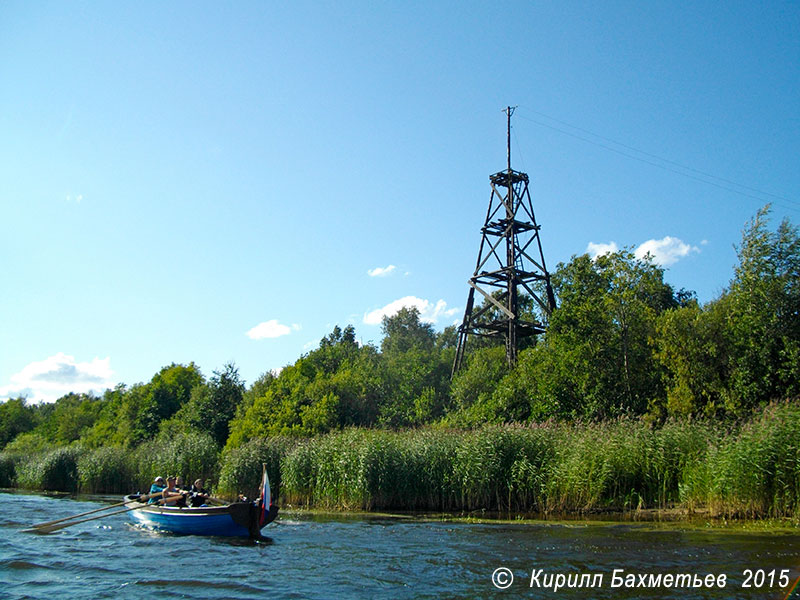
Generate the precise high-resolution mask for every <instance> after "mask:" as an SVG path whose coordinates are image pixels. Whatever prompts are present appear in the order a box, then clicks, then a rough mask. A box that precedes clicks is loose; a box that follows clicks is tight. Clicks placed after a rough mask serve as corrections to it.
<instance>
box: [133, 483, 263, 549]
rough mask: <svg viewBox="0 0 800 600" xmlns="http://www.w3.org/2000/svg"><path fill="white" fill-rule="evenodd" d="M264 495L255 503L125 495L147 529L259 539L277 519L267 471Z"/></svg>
mask: <svg viewBox="0 0 800 600" xmlns="http://www.w3.org/2000/svg"><path fill="white" fill-rule="evenodd" d="M261 497H262V498H267V499H268V500H267V502H269V504H268V506H267V507H266V508H265V507H264V506H263V503H262V500H261V498H259V499H258V500H256V501H253V502H232V503H230V504H225V505H222V506H199V507H188V506H180V507H179V506H163V505H160V504H147V503H146V502H147V500H146V498H147V497H142V496H140V495H138V494H137V495H130V496H125V507H126V508H127V509H130V515H131V516H132V517H133V518H134V519H135V520H136V522H137V523H138V524H140V525H142V526H144V527H147V528H148V529H154V530H156V531H169V532H172V533H177V534H183V535H218V536H233V537H250V538H258V537H260V535H261V529H262V528H263V527H264V526H265V525H267V524H268V523H271V522H272V521H274V520H275V517H276V516H277V515H278V507H277V506H275V505H274V504H273V503H272V497H271V495H270V488H269V480H268V479H267V475H266V470H265V471H264V479H263V482H262V495H261Z"/></svg>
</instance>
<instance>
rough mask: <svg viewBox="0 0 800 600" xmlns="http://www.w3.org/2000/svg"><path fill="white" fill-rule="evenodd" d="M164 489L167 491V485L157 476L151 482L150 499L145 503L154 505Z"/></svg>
mask: <svg viewBox="0 0 800 600" xmlns="http://www.w3.org/2000/svg"><path fill="white" fill-rule="evenodd" d="M165 489H167V484H166V482H165V481H164V478H163V477H161V475H159V476H158V477H156V478H155V479H154V480H153V485H151V486H150V496H151V498H150V499H149V500H148V501H147V503H148V504H156V503H157V502H158V501H159V500H161V494H162V493H163V491H164V490H165ZM155 494H157V495H155Z"/></svg>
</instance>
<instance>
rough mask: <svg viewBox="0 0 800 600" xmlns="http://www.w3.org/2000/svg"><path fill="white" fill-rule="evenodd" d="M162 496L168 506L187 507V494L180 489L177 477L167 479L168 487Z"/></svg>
mask: <svg viewBox="0 0 800 600" xmlns="http://www.w3.org/2000/svg"><path fill="white" fill-rule="evenodd" d="M162 494H163V496H164V504H166V505H167V506H186V492H184V491H181V490H180V489H179V488H178V483H177V477H175V476H172V475H171V476H169V477H167V487H166V489H165V490H164V491H163V492H162Z"/></svg>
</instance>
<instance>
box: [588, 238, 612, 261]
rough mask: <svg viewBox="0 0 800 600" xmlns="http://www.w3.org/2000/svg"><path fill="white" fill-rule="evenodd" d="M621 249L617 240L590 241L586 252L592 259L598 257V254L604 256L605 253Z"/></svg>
mask: <svg viewBox="0 0 800 600" xmlns="http://www.w3.org/2000/svg"><path fill="white" fill-rule="evenodd" d="M617 250H619V246H617V243H616V242H608V243H607V244H603V243H600V244H595V243H594V242H589V244H588V245H587V246H586V252H588V253H589V256H591V257H592V259H595V258H597V257H598V256H603V255H604V254H611V253H613V252H616V251H617Z"/></svg>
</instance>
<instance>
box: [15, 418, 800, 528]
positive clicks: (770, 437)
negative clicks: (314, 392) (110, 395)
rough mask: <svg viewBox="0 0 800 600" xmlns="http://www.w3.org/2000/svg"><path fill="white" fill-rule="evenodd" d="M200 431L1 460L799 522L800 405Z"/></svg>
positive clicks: (141, 482) (228, 481) (371, 498)
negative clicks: (385, 426) (231, 438)
mask: <svg viewBox="0 0 800 600" xmlns="http://www.w3.org/2000/svg"><path fill="white" fill-rule="evenodd" d="M216 448H217V446H216V445H215V444H214V441H213V439H211V438H210V437H208V436H204V435H199V434H180V435H176V436H170V437H167V436H162V437H159V438H157V439H155V440H153V441H152V442H150V443H144V444H142V445H141V446H139V447H138V448H137V449H136V450H126V449H123V448H119V447H101V448H97V449H91V450H90V449H85V448H82V447H81V446H79V445H75V446H70V447H61V448H55V449H47V448H41V449H39V450H38V451H36V452H30V453H25V454H22V453H13V452H3V453H0V487H17V488H22V489H28V490H57V491H64V492H73V493H75V492H83V493H102V494H118V493H119V494H122V493H127V492H131V491H136V490H146V489H147V487H148V486H149V483H150V481H152V479H153V477H155V475H159V474H160V475H166V474H176V475H183V476H184V478H185V479H186V480H187V481H189V480H192V479H194V478H196V477H203V478H206V479H209V480H211V481H212V482H213V483H214V489H215V492H216V494H218V495H220V496H222V497H229V498H232V497H235V496H236V495H237V494H245V495H248V496H251V497H252V496H254V495H256V493H257V488H258V484H259V481H260V474H261V465H262V463H266V464H267V468H268V472H269V474H270V480H271V482H272V487H273V493H274V494H275V495H276V496H277V497H278V501H279V503H281V504H282V505H284V506H286V505H291V506H295V507H302V508H319V509H333V510H403V511H406V510H407V511H447V512H472V511H489V512H498V513H505V514H515V515H518V514H533V513H539V514H541V513H550V514H568V513H587V512H595V511H637V510H642V509H670V508H677V509H683V510H686V511H689V512H691V511H695V510H699V509H703V510H708V511H710V513H711V514H713V515H718V516H725V517H745V518H782V517H789V518H792V519H795V520H797V519H798V518H800V407H799V406H798V405H797V404H796V403H788V402H787V403H776V404H772V405H770V406H769V407H767V409H766V410H765V411H763V413H761V414H760V415H758V416H756V417H753V418H751V419H750V420H748V421H745V422H743V423H739V424H735V425H723V424H720V423H715V422H710V421H703V420H689V419H683V420H672V421H667V422H666V423H665V424H663V426H660V427H657V428H656V427H652V426H651V425H650V424H648V423H647V422H645V421H644V420H633V419H630V420H626V419H619V420H614V421H606V422H602V423H587V424H570V425H567V424H558V423H544V424H538V425H491V426H484V427H482V428H479V429H474V430H448V429H441V428H419V429H411V430H401V431H389V430H377V429H365V428H352V429H346V430H342V431H338V432H333V433H328V434H325V435H321V436H315V437H313V438H297V437H286V436H275V437H267V438H260V439H253V440H250V441H248V442H247V443H245V444H243V445H241V446H239V447H237V448H234V449H230V450H228V451H225V452H221V453H220V452H218V451H217V450H216Z"/></svg>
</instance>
